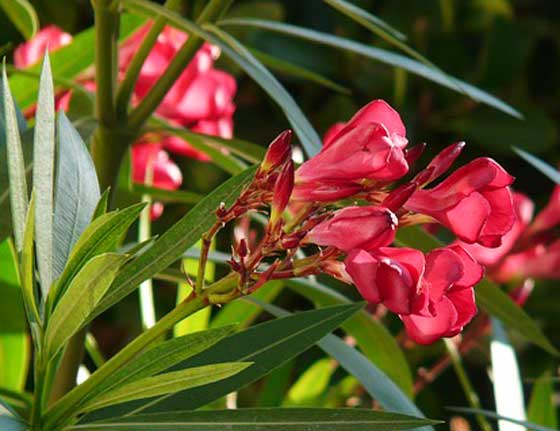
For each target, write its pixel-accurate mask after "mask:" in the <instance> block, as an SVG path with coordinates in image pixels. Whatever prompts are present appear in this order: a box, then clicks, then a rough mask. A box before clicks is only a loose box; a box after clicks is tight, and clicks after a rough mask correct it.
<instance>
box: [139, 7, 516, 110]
mask: <svg viewBox="0 0 560 431" xmlns="http://www.w3.org/2000/svg"><path fill="white" fill-rule="evenodd" d="M134 1H137V0H134ZM219 24H220V25H232V26H244V27H255V28H262V29H265V30H270V31H274V32H278V33H283V34H286V35H289V36H293V37H296V38H300V39H304V40H308V41H311V42H315V43H318V44H321V45H327V46H332V47H334V48H339V49H343V50H345V51H348V52H353V53H356V54H358V55H361V56H364V57H368V58H371V59H373V60H377V61H380V62H382V63H385V64H388V65H390V66H394V67H399V68H401V69H404V70H406V71H408V72H410V73H413V74H415V75H418V76H421V77H423V78H426V79H428V80H430V81H433V82H435V83H437V84H440V85H441V86H443V87H447V88H450V89H451V90H455V91H459V92H461V93H464V94H466V95H467V96H469V97H471V98H473V99H474V100H476V101H478V102H480V103H484V104H486V105H488V106H491V107H493V108H495V109H498V110H500V111H502V112H505V113H506V114H508V115H511V116H513V117H517V118H522V115H521V114H520V113H519V112H518V111H517V110H515V109H514V108H512V107H511V106H510V105H508V104H507V103H505V102H503V101H502V100H500V99H498V98H496V97H494V96H492V95H491V94H489V93H487V92H485V91H483V90H480V89H479V88H477V87H475V86H473V85H470V84H468V83H466V82H464V81H461V80H459V79H455V78H451V77H449V76H448V75H447V74H445V73H443V72H441V71H439V70H438V69H434V68H433V67H430V66H427V65H425V64H422V63H420V62H418V61H416V60H413V59H411V58H409V57H406V56H403V55H400V54H396V53H394V52H391V51H387V50H384V49H381V48H376V47H373V46H370V45H366V44H363V43H359V42H355V41H353V40H349V39H345V38H343V37H340V36H335V35H332V34H328V33H323V32H319V31H315V30H311V29H307V28H303V27H298V26H295V25H290V24H285V23H281V22H275V21H266V20H259V19H250V18H243V19H242V18H236V19H228V20H224V21H221V22H220V23H219Z"/></svg>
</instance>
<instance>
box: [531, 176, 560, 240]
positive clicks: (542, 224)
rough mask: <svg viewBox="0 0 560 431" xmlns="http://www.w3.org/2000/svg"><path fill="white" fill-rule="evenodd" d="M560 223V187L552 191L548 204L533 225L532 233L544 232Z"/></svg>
mask: <svg viewBox="0 0 560 431" xmlns="http://www.w3.org/2000/svg"><path fill="white" fill-rule="evenodd" d="M559 223H560V186H555V187H554V189H553V190H552V194H551V196H550V200H549V201H548V204H547V205H546V206H545V207H544V208H543V209H542V210H541V212H539V214H538V215H537V217H536V218H535V221H534V222H533V224H532V225H531V233H532V234H535V233H537V232H543V231H546V230H549V229H551V228H553V227H554V226H557V225H558V224H559Z"/></svg>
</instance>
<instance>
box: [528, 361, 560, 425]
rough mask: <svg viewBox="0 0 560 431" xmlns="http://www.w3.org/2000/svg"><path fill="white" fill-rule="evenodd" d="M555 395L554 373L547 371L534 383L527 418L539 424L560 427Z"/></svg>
mask: <svg viewBox="0 0 560 431" xmlns="http://www.w3.org/2000/svg"><path fill="white" fill-rule="evenodd" d="M554 396H555V394H554V382H553V380H552V373H550V372H548V371H547V372H545V373H543V374H542V375H541V376H540V377H539V378H538V379H537V380H536V381H535V383H534V384H533V392H532V393H531V399H530V401H529V407H528V409H527V416H528V418H527V419H528V420H529V421H531V422H534V423H536V424H539V425H543V426H547V427H550V428H554V429H556V428H558V418H557V414H556V405H555V402H554Z"/></svg>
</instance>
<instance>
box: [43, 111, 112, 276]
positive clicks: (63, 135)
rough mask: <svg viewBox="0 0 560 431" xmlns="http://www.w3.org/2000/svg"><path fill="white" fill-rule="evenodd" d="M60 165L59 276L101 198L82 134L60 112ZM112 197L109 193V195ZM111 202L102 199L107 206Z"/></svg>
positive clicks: (57, 205) (57, 203)
mask: <svg viewBox="0 0 560 431" xmlns="http://www.w3.org/2000/svg"><path fill="white" fill-rule="evenodd" d="M57 125H58V166H57V176H56V192H55V212H54V221H55V227H54V274H55V278H58V277H59V276H60V274H62V271H63V270H64V267H65V265H66V262H67V261H68V257H69V256H70V253H71V250H72V248H73V247H74V245H75V244H76V243H77V241H78V239H79V237H80V235H81V234H82V233H83V232H84V230H85V229H86V228H87V226H88V225H89V224H90V223H91V221H92V219H93V216H94V213H95V209H96V206H97V203H98V202H99V201H100V191H99V183H98V181H97V175H96V172H95V166H94V165H93V161H92V159H91V156H90V154H89V151H88V149H87V147H86V144H85V143H84V142H83V141H82V138H81V137H80V135H79V133H78V132H77V131H76V129H75V128H74V126H73V125H72V123H70V121H69V120H68V118H67V117H66V114H65V113H64V112H62V111H61V112H60V113H59V114H58V123H57ZM105 199H108V195H106V196H105ZM106 204H107V201H106V200H105V202H103V201H101V205H105V206H106Z"/></svg>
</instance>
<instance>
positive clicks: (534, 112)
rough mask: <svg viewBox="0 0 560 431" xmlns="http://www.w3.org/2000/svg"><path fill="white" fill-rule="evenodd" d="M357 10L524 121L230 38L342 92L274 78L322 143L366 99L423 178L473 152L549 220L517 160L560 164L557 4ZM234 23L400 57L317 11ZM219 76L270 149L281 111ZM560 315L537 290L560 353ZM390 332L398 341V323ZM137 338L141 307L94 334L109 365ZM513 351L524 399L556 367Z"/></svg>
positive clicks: (543, 182)
mask: <svg viewBox="0 0 560 431" xmlns="http://www.w3.org/2000/svg"><path fill="white" fill-rule="evenodd" d="M32 3H33V5H34V6H35V7H36V10H37V12H38V14H39V17H40V21H41V25H42V26H43V25H46V24H48V23H54V24H56V25H58V26H60V27H62V28H63V29H64V30H66V31H68V32H71V33H76V32H79V31H81V30H83V29H85V28H87V27H89V26H91V25H92V15H91V8H90V6H89V1H88V0H71V1H68V0H36V1H33V2H32ZM185 3H186V4H187V5H186V6H185V8H186V9H185V11H186V13H188V14H195V13H196V11H197V8H199V7H200V6H201V5H202V4H203V3H204V2H200V1H198V2H197V1H195V2H192V1H186V2H185ZM353 3H355V4H356V5H358V6H360V7H362V8H364V9H366V10H368V11H371V12H372V13H375V14H376V15H377V16H379V17H381V18H382V19H383V20H385V21H386V22H388V23H390V24H391V25H392V26H393V27H395V28H396V29H398V30H400V31H401V32H403V33H404V34H406V35H407V37H408V39H407V43H408V45H409V46H411V47H413V48H414V49H416V50H417V51H419V52H420V53H421V54H423V55H424V56H425V57H426V58H428V59H429V60H430V61H432V62H433V63H435V64H436V65H438V66H439V67H440V68H441V69H442V70H444V71H446V72H448V73H450V74H451V75H452V76H455V77H458V78H460V79H463V80H465V81H466V82H469V83H471V84H473V85H475V86H477V87H479V88H481V89H484V90H486V91H488V92H489V93H491V94H493V95H495V96H497V97H499V98H501V99H503V100H504V101H505V102H507V103H509V104H510V105H512V106H513V107H514V108H516V109H518V110H519V111H520V112H522V114H523V116H524V119H523V120H519V119H515V118H512V117H509V116H507V115H506V114H504V113H502V112H499V111H496V110H494V109H492V108H489V107H485V106H482V105H480V104H477V103H476V102H475V101H473V100H471V99H469V98H467V97H466V96H463V95H461V94H458V93H456V92H453V91H450V90H448V89H445V88H442V87H440V86H438V85H436V84H434V83H432V82H429V81H427V80H425V79H423V78H419V77H416V76H413V75H411V74H408V73H406V72H404V71H402V70H399V69H394V68H392V67H388V66H386V65H383V64H381V63H378V62H374V61H372V60H369V59H366V58H364V57H361V56H358V55H354V54H349V53H347V52H343V51H340V50H335V49H330V48H326V47H322V46H315V45H312V44H310V43H308V42H304V41H301V40H297V39H293V38H289V37H286V36H283V35H277V34H272V33H267V32H264V31H258V30H250V31H249V30H246V29H245V30H243V31H239V30H236V31H233V30H232V33H234V34H235V35H236V36H238V37H239V38H240V39H241V40H242V41H244V43H246V44H247V45H248V46H250V47H252V48H255V49H258V50H259V51H261V52H263V53H267V54H270V55H273V56H275V57H277V58H280V59H284V60H286V61H289V62H290V63H293V64H296V65H300V66H302V67H304V68H306V69H308V70H311V71H314V72H316V73H318V74H320V75H322V76H324V77H326V78H328V79H330V80H331V81H333V82H335V83H337V84H338V85H339V86H340V87H341V88H339V90H338V91H335V90H333V89H331V88H327V87H325V86H320V85H317V84H316V83H310V82H308V81H304V80H301V79H294V78H293V77H289V76H286V75H283V74H281V73H278V74H277V76H278V77H279V78H280V79H281V81H282V83H283V84H284V85H285V86H286V88H287V89H288V91H289V92H290V93H291V94H292V95H293V96H294V99H295V100H296V101H297V103H298V104H299V105H300V107H301V108H302V110H303V111H304V113H305V114H307V115H308V117H309V119H310V120H311V122H312V123H313V124H314V126H315V127H316V128H317V130H318V131H319V132H320V133H323V132H324V131H326V129H327V128H328V127H329V125H330V124H332V123H334V122H336V121H344V120H347V119H349V118H350V116H351V115H352V113H353V112H355V111H356V110H357V109H358V108H359V107H361V106H362V105H364V104H365V103H367V102H368V101H370V100H371V99H374V98H383V99H386V100H387V101H389V102H390V103H391V104H392V105H393V106H395V107H396V108H397V110H398V111H399V112H401V114H402V116H403V118H404V121H405V124H406V125H407V129H408V139H409V141H410V143H411V144H416V143H420V142H427V143H428V144H429V145H428V149H427V151H426V153H425V154H424V156H423V157H422V159H421V161H420V163H419V165H422V164H424V163H425V162H426V161H428V160H429V159H430V156H432V155H433V154H435V153H436V152H437V151H439V150H440V149H442V148H443V147H444V146H446V145H448V144H450V143H452V142H454V141H457V140H465V141H466V142H467V144H468V146H467V148H466V150H465V151H464V154H463V155H462V156H461V160H462V161H463V162H465V161H467V160H470V159H472V158H474V157H477V156H479V155H487V156H490V157H493V158H495V159H496V160H498V161H499V162H500V163H501V164H503V165H504V166H505V167H506V169H507V170H508V171H509V172H511V173H512V174H513V175H514V176H516V178H517V180H516V183H515V188H516V189H517V190H520V191H522V192H525V193H527V194H528V195H529V196H530V197H531V198H532V199H533V200H534V201H535V202H536V204H537V208H540V207H542V205H543V204H544V203H545V202H546V201H547V199H548V196H549V194H550V191H551V190H552V183H551V182H550V181H549V180H548V179H547V178H545V177H544V176H543V175H542V174H540V173H539V172H537V171H536V170H535V169H534V168H532V167H531V166H530V165H528V164H527V163H526V162H524V161H523V160H521V159H520V158H519V157H518V156H516V155H515V154H514V153H513V152H512V150H511V147H512V146H516V147H520V148H524V149H526V150H528V151H529V152H531V153H532V154H535V155H537V156H538V157H540V158H542V159H543V160H545V161H547V162H548V163H550V164H557V163H558V162H559V161H560V147H559V145H558V143H559V136H558V131H559V130H558V128H559V124H560V123H559V121H558V119H559V116H560V2H558V1H555V0H549V1H546V0H516V1H514V0H511V1H508V0H473V1H458V0H457V1H453V0H439V1H436V0H430V1H411V0H408V1H406V0H391V1H388V0H386V1H382V0H375V1H374V0H353ZM229 15H230V16H244V17H246V16H253V17H259V18H266V19H271V20H281V21H286V22H290V23H293V24H297V25H299V26H303V27H308V28H314V29H317V30H320V31H323V32H327V33H334V34H337V35H339V36H343V37H347V38H350V39H354V40H358V41H361V42H363V43H366V44H371V45H373V46H378V47H382V48H386V49H391V50H395V48H393V47H391V46H389V45H388V44H387V43H385V42H383V41H382V40H381V39H379V38H378V37H375V36H374V35H372V34H371V33H370V32H368V31H367V30H366V29H364V28H363V27H360V26H358V25H357V24H356V23H355V22H353V21H351V20H349V19H348V18H346V17H344V16H343V15H341V14H339V13H338V12H336V11H335V10H333V9H331V8H329V7H328V6H326V5H325V4H324V3H322V2H321V1H319V0H305V1H302V0H283V1H280V0H278V1H273V0H262V1H254V0H237V1H235V3H234V6H233V8H232V9H231V12H230V14H229ZM0 26H1V28H2V32H1V33H0V47H2V50H3V51H4V53H8V55H9V54H10V53H11V51H12V49H13V48H14V47H15V45H17V43H19V42H20V41H21V36H20V35H19V33H18V32H17V30H16V29H15V28H14V27H13V26H12V25H11V23H10V22H9V20H8V19H7V18H6V17H5V16H3V15H1V12H0ZM218 67H221V68H223V69H226V70H229V71H230V72H231V73H233V74H235V75H236V76H237V77H238V84H239V91H238V94H237V97H236V99H235V101H236V104H237V111H236V114H235V135H236V136H237V137H239V138H242V139H246V140H249V141H252V142H255V143H259V144H262V145H266V144H267V143H268V142H269V141H270V140H271V139H272V138H273V137H274V136H275V135H276V134H277V133H278V132H280V131H281V130H282V129H284V128H287V127H288V123H287V121H286V119H285V117H284V115H283V114H282V112H281V111H280V110H279V109H278V108H277V107H276V105H274V103H273V102H272V101H271V100H270V99H269V98H267V97H266V95H265V94H264V92H263V91H262V90H261V89H260V88H259V87H258V86H257V85H256V84H255V83H254V82H253V81H252V80H251V79H250V78H248V77H247V76H244V75H243V74H242V73H241V72H240V71H239V70H237V69H235V67H234V66H233V65H232V64H230V63H229V62H228V61H227V60H225V59H221V60H220V61H219V63H218ZM177 162H178V163H179V164H180V166H181V167H182V169H183V172H184V177H185V181H184V185H183V187H185V188H187V189H190V190H195V191H200V192H204V191H208V190H211V189H212V188H214V187H215V186H216V185H217V184H218V183H219V182H220V181H222V180H223V179H224V178H225V174H224V173H223V172H220V171H218V170H217V169H216V168H214V167H213V166H211V165H208V164H203V163H199V162H195V161H191V160H186V159H178V160H177ZM183 212H184V208H182V207H180V206H168V207H167V209H166V212H165V215H164V217H162V219H161V220H159V221H158V222H157V223H156V225H155V226H154V230H155V231H158V230H160V229H163V228H164V227H165V226H166V225H168V224H169V223H170V222H171V221H173V220H174V219H176V218H177V217H178V216H179V215H180V214H182V213H183ZM157 292H158V298H157V300H158V304H159V306H160V307H162V308H163V307H168V306H169V305H170V304H171V303H172V301H174V289H173V287H172V286H165V285H163V286H161V289H159V290H158V291H157ZM349 293H350V294H352V292H351V291H349ZM354 294H355V293H354ZM281 300H282V301H285V302H290V303H291V304H290V307H291V308H292V309H297V308H303V307H305V306H306V304H304V303H301V302H297V301H296V300H295V299H294V298H292V297H290V296H289V295H287V294H283V297H282V298H281ZM558 304H560V290H559V289H558V286H557V283H543V282H538V283H537V287H536V290H535V292H534V294H533V296H532V297H531V299H530V300H529V302H528V304H527V305H526V308H527V310H528V312H529V314H530V315H531V316H533V317H534V318H535V319H536V320H537V321H538V322H539V323H541V324H542V325H543V327H544V329H545V332H546V334H547V335H548V336H549V337H550V338H551V340H552V342H553V344H555V345H560V319H559V318H558V315H559V313H558ZM392 323H394V329H395V332H394V333H397V331H398V328H399V324H398V323H397V322H392ZM137 325H138V319H137V304H136V298H129V299H128V300H127V301H126V302H124V303H123V304H121V305H120V306H119V308H118V309H116V310H112V311H111V312H110V313H109V314H108V315H106V316H104V318H103V319H102V320H101V321H100V322H99V323H98V324H97V326H96V327H95V332H96V335H97V336H98V337H99V339H100V342H101V344H102V347H103V349H104V350H105V352H106V353H107V354H110V353H112V352H114V351H115V349H117V348H118V347H119V346H120V345H122V343H123V342H124V341H125V340H126V339H127V338H129V337H130V336H131V334H132V333H133V332H134V331H137V330H138V327H137ZM391 329H393V328H391ZM372 342H373V343H374V342H375V340H372ZM513 342H514V344H516V346H517V347H518V352H519V354H520V362H521V364H520V365H521V370H522V375H523V377H524V378H525V379H527V388H529V387H530V386H529V383H530V381H529V380H530V379H532V378H535V377H537V376H538V375H540V374H541V373H542V371H543V370H545V369H552V367H554V366H557V363H555V362H553V360H552V359H551V358H550V356H549V355H547V354H544V353H543V352H542V351H541V350H539V349H538V348H536V347H532V346H529V345H524V344H523V345H522V344H519V343H521V341H520V340H517V339H513ZM315 353H317V352H312V353H310V354H309V355H306V356H305V357H304V358H301V359H300V360H299V362H298V364H297V366H296V369H304V368H305V367H307V366H308V365H309V364H311V363H312V362H313V360H314V359H315V358H316V355H315ZM438 353H441V346H439V347H434V348H421V349H411V350H409V351H408V353H407V356H408V358H409V359H410V363H411V367H412V370H413V372H415V370H416V369H417V367H418V366H419V365H423V366H425V365H430V364H431V363H433V362H434V360H436V358H437V355H438ZM487 355H488V352H487V343H481V344H480V347H479V348H475V349H474V350H473V351H472V352H471V353H469V354H468V355H467V357H466V359H465V361H466V365H467V369H468V371H469V374H470V376H471V377H472V379H473V382H474V384H475V386H476V389H477V390H478V392H479V395H480V397H481V399H482V403H483V405H484V406H486V407H488V408H491V407H492V403H493V401H492V387H491V383H490V380H489V379H488V375H487V369H486V367H487V363H488V362H487ZM442 396H444V397H445V405H465V404H466V402H465V400H464V397H463V395H462V392H461V391H460V389H459V384H458V382H457V380H456V377H455V375H454V373H453V371H452V370H448V371H446V372H445V373H444V374H443V376H442V377H441V378H439V379H438V380H437V381H436V382H435V383H433V384H431V385H429V387H428V388H427V389H425V390H424V391H422V392H421V394H420V396H419V398H418V404H419V406H420V407H421V408H422V409H424V411H425V413H426V414H427V415H428V416H431V417H438V418H443V417H446V416H448V415H449V412H446V411H444V410H443V406H444V403H443V402H442ZM241 399H243V397H241Z"/></svg>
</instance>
